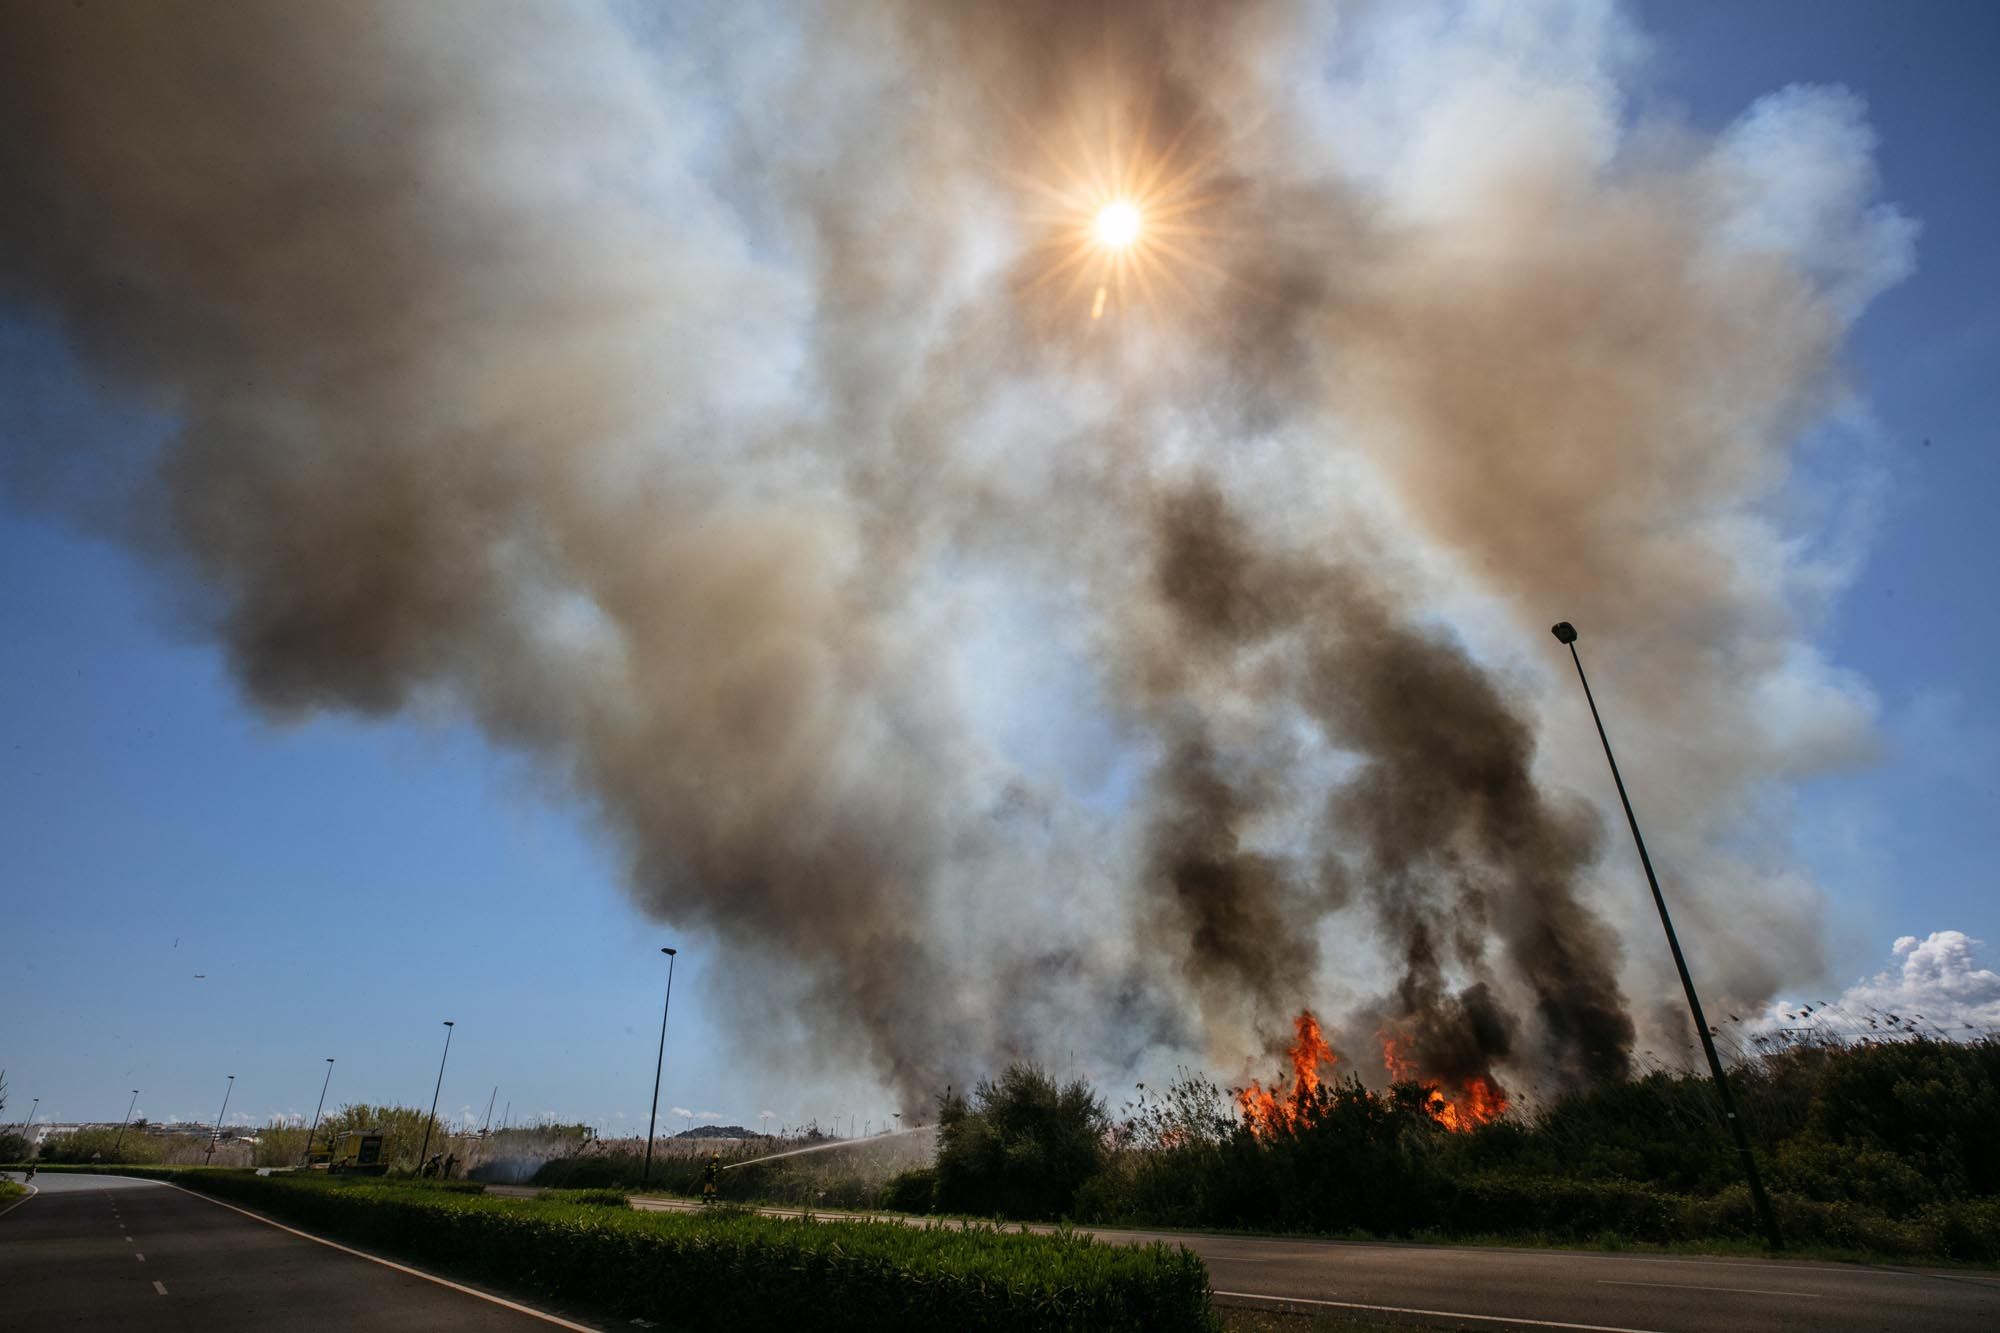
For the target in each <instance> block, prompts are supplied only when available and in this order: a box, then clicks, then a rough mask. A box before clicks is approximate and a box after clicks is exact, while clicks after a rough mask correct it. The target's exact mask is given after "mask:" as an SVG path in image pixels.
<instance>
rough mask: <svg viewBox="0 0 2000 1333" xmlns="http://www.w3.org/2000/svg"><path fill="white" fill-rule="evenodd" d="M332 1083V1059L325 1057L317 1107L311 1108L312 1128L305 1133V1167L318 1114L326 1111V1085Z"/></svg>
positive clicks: (315, 1130)
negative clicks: (324, 1068)
mask: <svg viewBox="0 0 2000 1333" xmlns="http://www.w3.org/2000/svg"><path fill="white" fill-rule="evenodd" d="M331 1082H333V1057H332V1056H330V1055H329V1056H327V1057H326V1077H325V1078H323V1079H321V1080H320V1083H319V1105H318V1106H315V1107H313V1123H312V1128H311V1129H309V1130H307V1131H306V1165H308V1166H310V1165H312V1155H313V1135H315V1134H317V1133H319V1113H320V1112H321V1111H324V1110H325V1109H326V1085H327V1084H329V1083H331Z"/></svg>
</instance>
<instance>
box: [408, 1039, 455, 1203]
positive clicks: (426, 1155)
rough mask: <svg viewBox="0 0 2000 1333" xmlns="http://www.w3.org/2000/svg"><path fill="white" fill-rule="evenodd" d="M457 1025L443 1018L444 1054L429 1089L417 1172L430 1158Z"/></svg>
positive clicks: (418, 1153)
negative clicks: (439, 1097) (432, 1085)
mask: <svg viewBox="0 0 2000 1333" xmlns="http://www.w3.org/2000/svg"><path fill="white" fill-rule="evenodd" d="M456 1026H457V1025H456V1024H455V1023H453V1022H452V1021H451V1020H450V1019H449V1018H447V1019H445V1020H444V1054H443V1055H441V1056H439V1057H438V1079H437V1086H436V1087H434V1088H432V1089H431V1118H430V1119H429V1120H426V1121H425V1122H424V1146H423V1147H422V1148H420V1149H419V1150H418V1151H417V1174H418V1175H422V1174H423V1173H424V1163H425V1162H427V1161H429V1160H430V1151H431V1130H432V1129H434V1128H436V1126H437V1118H438V1094H439V1093H440V1092H442V1091H444V1062H445V1061H446V1060H449V1059H451V1030H452V1028H454V1027H456Z"/></svg>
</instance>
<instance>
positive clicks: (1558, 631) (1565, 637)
mask: <svg viewBox="0 0 2000 1333" xmlns="http://www.w3.org/2000/svg"><path fill="white" fill-rule="evenodd" d="M1549 633H1551V634H1553V635H1555V636H1556V641H1557V642H1559V643H1575V642H1576V626H1574V625H1572V624H1570V623H1569V622H1568V621H1567V620H1558V621H1557V622H1556V623H1555V624H1554V625H1552V626H1551V627H1550V628H1549Z"/></svg>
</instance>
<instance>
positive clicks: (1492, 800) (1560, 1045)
mask: <svg viewBox="0 0 2000 1333" xmlns="http://www.w3.org/2000/svg"><path fill="white" fill-rule="evenodd" d="M1158 513H1159V524H1158V532H1159V543H1160V544H1159V554H1158V557H1157V560H1158V563H1157V566H1156V579H1157V582H1158V588H1159V593H1160V596H1161V598H1162V599H1163V601H1164V602H1165V603H1166V605H1167V606H1168V607H1169V608H1171V610H1172V612H1173V615H1174V622H1175V623H1176V624H1177V625H1179V626H1180V627H1181V628H1182V630H1183V632H1184V638H1183V639H1181V640H1180V641H1177V642H1174V643H1171V644H1165V645H1161V646H1160V647H1161V650H1162V651H1164V652H1167V653H1169V654H1171V655H1173V656H1175V657H1176V658H1181V659H1190V660H1194V661H1200V660H1201V659H1204V658H1206V659H1208V660H1209V661H1211V662H1222V663H1229V662H1233V661H1237V660H1240V659H1243V658H1246V657H1255V656H1257V655H1260V654H1268V653H1270V652H1271V651H1272V650H1273V647H1274V641H1276V640H1279V639H1280V636H1282V638H1283V641H1284V642H1283V643H1282V644H1279V645H1278V647H1279V648H1280V649H1284V648H1289V650H1290V651H1291V653H1292V654H1293V655H1294V656H1295V658H1296V661H1295V670H1294V671H1288V672H1283V673H1273V672H1271V671H1269V669H1268V668H1267V669H1266V674H1265V675H1264V677H1263V679H1262V680H1260V681H1259V687H1260V694H1261V695H1262V696H1263V697H1265V698H1267V699H1271V698H1280V699H1282V698H1284V697H1285V696H1286V694H1288V693H1289V694H1291V695H1292V699H1291V702H1293V703H1295V704H1296V706H1297V707H1298V708H1300V709H1301V710H1303V711H1304V712H1305V713H1306V714H1307V715H1309V716H1310V717H1311V718H1313V719H1314V721H1316V722H1317V723H1318V725H1319V726H1320V727H1321V728H1322V729H1323V732H1324V736H1325V739H1326V741H1327V742H1328V743H1329V744H1331V745H1333V746H1334V747H1337V748H1339V749H1341V750H1345V751H1348V752H1351V753H1352V754H1354V755H1356V756H1358V758H1359V760H1360V762H1359V764H1358V766H1357V767H1356V768H1355V770H1354V771H1353V773H1352V774H1351V775H1350V776H1348V777H1346V778H1344V779H1343V780H1341V781H1340V782H1339V784H1338V785H1337V787H1336V788H1335V790H1334V791H1333V793H1332V795H1331V798H1330V800H1329V802H1328V806H1327V830H1328V832H1329V835H1330V836H1331V837H1332V839H1333V840H1334V842H1335V844H1336V845H1337V846H1339V847H1340V848H1341V849H1343V851H1344V852H1345V853H1346V859H1347V862H1348V866H1349V869H1348V871H1347V873H1345V874H1339V875H1337V876H1336V877H1335V880H1334V883H1333V886H1332V887H1334V888H1335V889H1336V890H1340V889H1344V887H1345V885H1346V883H1347V882H1348V881H1349V880H1350V879H1351V880H1352V882H1353V883H1356V884H1359V885H1361V886H1362V892H1363V894H1364V896H1365V898H1366V899H1367V901H1368V903H1369V904H1370V907H1371V909H1372V911H1373V914H1374V918H1375V922H1376V925H1377V929H1378V930H1379V932H1380V936H1381V938H1382V939H1383V940H1384V942H1385V943H1386V944H1387V945H1388V947H1389V948H1390V949H1391V950H1393V955H1394V957H1395V958H1396V960H1397V964H1398V968H1399V971H1400V977H1399V979H1398V980H1397V982H1396V985H1395V987H1394V990H1393V991H1392V992H1391V994H1390V995H1389V996H1388V997H1387V998H1385V999H1383V1000H1382V1001H1380V1002H1378V1003H1377V1004H1376V1005H1375V1006H1373V1010H1372V1012H1373V1017H1374V1023H1375V1025H1376V1026H1379V1027H1381V1028H1383V1029H1385V1030H1387V1031H1389V1032H1392V1033H1395V1034H1400V1035H1403V1036H1405V1037H1406V1038H1407V1041H1406V1045H1407V1048H1408V1052H1409V1054H1410V1056H1411V1057H1412V1058H1413V1059H1414V1060H1415V1062H1416V1063H1417V1064H1418V1066H1419V1067H1420V1068H1421V1070H1422V1071H1423V1072H1425V1073H1427V1074H1431V1075H1436V1076H1440V1077H1454V1078H1463V1077H1465V1076H1468V1075H1473V1074H1479V1075H1486V1074H1489V1073H1490V1072H1491V1069H1492V1066H1493V1064H1494V1062H1496V1061H1500V1060H1504V1059H1506V1058H1508V1057H1509V1056H1511V1055H1513V1054H1515V1049H1514V1048H1515V1031H1516V1028H1517V1027H1518V1024H1517V1023H1516V1022H1515V1021H1514V1020H1513V1019H1512V1018H1510V1017H1509V1016H1508V1015H1507V1014H1506V1013H1504V1012H1502V1011H1501V1009H1500V1008H1499V1002H1498V1000H1497V998H1496V996H1495V994H1494V992H1493V990H1492V988H1491V987H1490V985H1489V981H1490V979H1491V978H1492V977H1493V975H1494V964H1495V962H1496V961H1504V963H1505V964H1506V969H1507V974H1508V976H1509V978H1510V979H1511V981H1512V982H1513V983H1514V984H1516V985H1518V986H1520V987H1521V988H1522V989H1523V991H1524V993H1525V996H1526V998H1528V999H1529V1000H1530V1001H1531V1003H1532V1006H1533V1008H1532V1012H1533V1014H1534V1016H1535V1018H1536V1020H1537V1027H1536V1031H1537V1034H1538V1042H1539V1045H1540V1047H1541V1049H1540V1050H1538V1051H1537V1052H1536V1056H1537V1059H1536V1061H1535V1063H1536V1064H1537V1065H1538V1066H1540V1067H1543V1068H1546V1069H1549V1070H1550V1071H1552V1072H1554V1073H1556V1074H1558V1075H1559V1076H1561V1077H1563V1078H1565V1079H1568V1080H1572V1081H1575V1082H1585V1081H1594V1080H1600V1079H1605V1078H1612V1077H1617V1076H1620V1075H1622V1074H1624V1073H1625V1072H1626V1069H1627V1063H1628V1057H1629V1055H1630V1052H1631V1047H1632V1039H1633V1023H1632V1019H1631V1018H1630V1017H1629V1015H1628V1014H1627V1012H1626V1003H1625V997H1624V995H1623V994H1622V993H1621V991H1620V988H1619V984H1618V980H1617V972H1618V963H1619V959H1620V950H1619V948H1618V944H1617V941H1616V939H1615V938H1614V937H1613V936H1612V934H1611V932H1610V931H1609V930H1608V929H1607V928H1606V926H1605V924H1604V922H1603V920H1602V919H1601V918H1600V917H1599V916H1598V915H1597V913H1596V912H1595V911H1594V910H1593V909H1592V908H1591V907H1590V906H1589V905H1588V904H1587V903H1586V902H1585V901H1584V900H1583V897H1582V893H1581V882H1582V877H1583V875H1584V874H1585V872H1586V871H1587V870H1588V868H1589V866H1590V864H1591V862H1592V860H1593V858H1594V855H1595V852H1596V850H1597V836H1596V833H1597V821H1596V818H1595V816H1594V813H1593V812H1591V811H1590V810H1589V809H1587V808H1582V807H1568V808H1563V807H1559V806H1557V805H1556V804H1555V803H1554V802H1552V801H1551V800H1550V798H1548V797H1547V796H1545V795H1544V794H1543V792H1542V791H1541V790H1540V788H1539V787H1538V785H1537V783H1536V781H1535V778H1534V774H1533V770H1532V761H1533V758H1534V739H1533V735H1532V733H1531V731H1530V729H1529V725H1528V723H1527V721H1526V720H1525V719H1524V717H1523V715H1522V713H1521V711H1520V707H1519V705H1518V704H1516V703H1514V702H1510V701H1509V700H1508V699H1507V698H1506V697H1505V696H1504V695H1503V694H1502V692H1501V690H1500V688H1499V687H1498V686H1497V685H1496V684H1495V682H1494V681H1493V679H1492V678H1491V677H1490V675H1489V674H1488V673H1486V672H1484V671H1482V670H1481V669H1480V668H1479V667H1478V666H1476V665H1475V664H1474V663H1473V662H1472V660H1471V659H1470V658H1469V657H1467V656H1466V654H1465V652H1464V651H1463V650H1462V649H1461V648H1460V647H1459V646H1458V645H1457V644H1456V643H1454V642H1452V641H1451V640H1450V639H1449V638H1448V637H1446V636H1444V635H1443V634H1441V633H1437V632H1430V633H1425V632H1420V631H1417V630H1414V629H1412V628H1411V627H1409V626H1407V625H1405V624H1402V623H1399V622H1398V621H1397V620H1396V619H1395V618H1394V617H1393V616H1392V615H1391V614H1390V613H1389V612H1388V611H1387V610H1386V609H1385V608H1384V607H1383V605H1382V604H1381V602H1380V600H1379V592H1378V591H1377V590H1376V581H1375V580H1374V579H1372V578H1371V577H1370V575H1369V573H1368V572H1367V571H1366V570H1364V569H1360V568H1355V567H1352V566H1343V565H1335V564H1328V563H1324V562H1320V561H1315V560H1313V559H1311V558H1310V557H1308V556H1304V555H1294V554H1291V553H1288V552H1285V551H1283V550H1277V551H1268V550H1260V549H1258V547H1257V545H1256V542H1257V537H1256V534H1255V532H1254V531H1253V530H1252V528H1251V527H1250V525H1249V524H1248V523H1247V522H1245V521H1244V519H1243V518H1242V517H1241V516H1240V515H1238V514H1236V513H1234V512H1232V511H1231V510H1230V509H1229V508H1228V507H1227V505H1226V502H1225V501H1224V499H1223V497H1222V496H1221V494H1220V492H1219V491H1218V490H1216V489H1215V488H1214V487H1213V486H1210V485H1196V486H1193V487H1190V488H1188V489H1185V490H1182V491H1179V492H1176V493H1174V494H1171V495H1169V496H1167V497H1165V499H1164V500H1163V501H1162V503H1161V504H1160V506H1159V509H1158ZM1163 771H1164V774H1165V777H1164V780H1163V784H1162V785H1163V786H1164V788H1165V790H1166V791H1168V792H1170V793H1171V794H1172V797H1171V804H1169V805H1168V806H1167V809H1168V810H1169V811H1170V812H1171V816H1172V817H1170V818H1169V819H1167V820H1166V821H1164V822H1163V823H1162V824H1161V825H1160V826H1159V828H1158V829H1157V830H1156V832H1155V838H1154V843H1155V846H1156V848H1157V849H1158V850H1157V852H1156V856H1157V865H1158V867H1159V868H1158V870H1157V872H1156V873H1157V876H1158V883H1159V885H1160V889H1159V891H1160V892H1161V893H1162V895H1163V896H1164V897H1165V898H1166V900H1167V907H1166V910H1165V911H1164V912H1163V919H1165V920H1169V921H1178V922H1183V923H1184V924H1185V927H1186V932H1185V940H1184V947H1185V951H1186V953H1185V957H1186V960H1187V962H1186V966H1187V967H1188V968H1189V969H1190V970H1191V971H1192V972H1193V973H1194V974H1195V975H1196V976H1198V977H1200V978H1203V979H1204V980H1207V981H1210V982H1211V983H1212V984H1217V985H1221V986H1222V987H1223V988H1224V989H1225V990H1234V991H1237V992H1239V993H1243V994H1246V995H1247V996H1249V997H1250V998H1252V999H1253V1000H1254V1001H1256V1002H1257V1004H1256V1008H1257V1010H1258V1011H1259V1012H1264V1013H1268V1012H1270V1011H1271V1010H1272V1009H1273V1008H1274V1007H1276V1006H1279V1005H1282V1004H1283V1003H1284V1000H1285V997H1287V996H1296V995H1299V994H1302V993H1305V992H1306V991H1307V988H1308V987H1309V986H1310V984H1311V980H1312V977H1313V974H1314V971H1315V968H1316V966H1317V963H1318V961H1319V960H1318V955H1317V950H1316V949H1314V948H1313V947H1312V946H1313V943H1314V938H1315V937H1314V935H1313V933H1312V929H1313V926H1314V924H1315V923H1316V921H1317V919H1318V917H1319V916H1320V915H1321V914H1322V913H1323V912H1324V910H1325V907H1326V906H1329V905H1341V904H1342V901H1343V899H1342V896H1341V894H1340V893H1339V892H1336V893H1335V894H1334V895H1333V897H1332V901H1331V902H1330V903H1328V904H1324V905H1321V904H1315V903H1313V902H1312V901H1311V896H1310V892H1309V891H1308V892H1295V893H1293V894H1292V895H1289V896H1288V895H1287V894H1286V893H1285V889H1284V885H1285V873H1284V867H1282V866H1278V865H1274V864H1273V863H1272V862H1271V860H1270V858H1269V857H1267V856H1263V855H1258V854H1254V853H1248V852H1245V851H1244V850H1243V849H1242V848H1241V847H1240V846H1239V837H1238V831H1239V829H1240V828H1241V826H1242V825H1243V823H1244V822H1245V821H1246V820H1247V819H1248V818H1249V817H1250V816H1252V815H1255V814H1256V813H1258V812H1259V811H1260V810H1262V809H1263V808H1264V807H1266V806H1267V805H1268V804H1269V802H1270V799H1271V795H1272V793H1271V791H1270V787H1271V785H1272V778H1273V775H1272V774H1271V773H1270V772H1269V771H1268V770H1267V769H1263V768H1260V769H1255V770H1252V771H1251V772H1249V773H1248V774H1246V775H1244V776H1243V777H1242V778H1240V779H1238V780H1237V781H1236V782H1234V783H1232V782H1231V781H1230V779H1229V778H1228V777H1227V776H1225V772H1224V770H1223V768H1222V765H1221V763H1220V761H1219V759H1218V757H1217V756H1216V755H1215V754H1214V753H1212V752H1211V751H1209V750H1206V749H1203V748H1200V747H1198V746H1189V745H1181V746H1176V747H1175V748H1172V749H1170V750H1169V751H1168V752H1167V754H1166V757H1165V759H1164V761H1163ZM1496 955H1497V959H1496ZM1448 968H1449V969H1453V970H1455V971H1456V972H1457V973H1458V974H1460V975H1465V976H1469V977H1472V978H1474V982H1473V984H1472V985H1470V986H1468V987H1467V988H1466V989H1465V990H1463V991H1462V992H1460V993H1458V994H1456V995H1453V994H1451V993H1450V992H1449V991H1448V989H1447V987H1446V985H1445V975H1446V970H1447V969H1448ZM1361 1035H1363V1036H1364V1037H1372V1036H1373V1035H1374V1034H1373V1033H1372V1032H1370V1031H1367V1030H1366V1028H1364V1030H1363V1032H1362V1034H1361Z"/></svg>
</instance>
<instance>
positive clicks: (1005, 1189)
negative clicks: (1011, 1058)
mask: <svg viewBox="0 0 2000 1333" xmlns="http://www.w3.org/2000/svg"><path fill="white" fill-rule="evenodd" d="M1110 1127H1111V1126H1110V1119H1109V1117H1107V1116H1106V1115H1105V1111H1104V1103H1103V1102H1102V1101H1101V1100H1100V1099H1098V1097H1097V1096H1096V1095H1095V1094H1093V1093H1092V1092H1091V1090H1090V1085H1089V1084H1088V1083H1086V1082H1084V1081H1083V1080H1082V1079H1076V1080H1074V1081H1072V1082H1070V1083H1068V1084H1062V1085H1058V1084H1057V1083H1056V1081H1055V1080H1054V1079H1052V1078H1050V1077H1049V1076H1048V1075H1047V1074H1045V1073H1043V1072H1042V1071H1041V1070H1039V1069H1036V1068H1034V1067H1033V1066H1031V1065H1010V1066H1009V1067H1008V1068H1007V1070H1006V1072H1005V1073H1003V1074H1001V1076H1000V1077H999V1079H998V1080H997V1081H996V1080H987V1081H985V1082H982V1083H980V1085H979V1086H978V1088H976V1089H975V1090H974V1092H973V1094H972V1100H971V1102H970V1104H968V1103H967V1102H966V1100H965V1099H964V1098H961V1097H953V1096H949V1095H947V1096H946V1097H944V1098H942V1099H941V1100H940V1103H939V1114H938V1156H937V1204H938V1207H939V1208H941V1209H942V1210H944V1211H945V1212H955V1213H978V1214H983V1215H987V1216H997V1217H1023V1218H1054V1217H1061V1216H1064V1215H1066V1214H1068V1213H1069V1212H1070V1211H1071V1208H1072V1206H1073V1204H1074V1201H1075V1199H1076V1192H1077V1189H1078V1188H1079V1187H1080V1186H1081V1185H1082V1184H1083V1183H1084V1181H1086V1180H1088V1179H1090V1177H1091V1176H1092V1175H1094V1174H1096V1173H1097V1171H1098V1170H1099V1169H1100V1168H1101V1167H1102V1166H1103V1164H1104V1158H1105V1136H1106V1134H1107V1133H1108V1131H1109V1130H1110Z"/></svg>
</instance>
